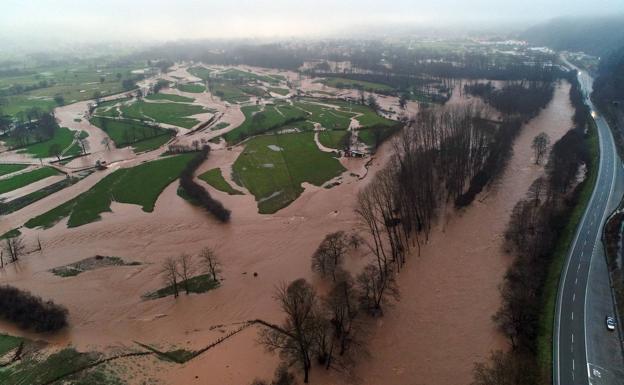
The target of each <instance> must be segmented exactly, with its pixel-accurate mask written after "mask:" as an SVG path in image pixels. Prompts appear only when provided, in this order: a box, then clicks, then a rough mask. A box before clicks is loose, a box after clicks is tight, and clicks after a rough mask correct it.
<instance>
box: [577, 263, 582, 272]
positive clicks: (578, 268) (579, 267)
mask: <svg viewBox="0 0 624 385" xmlns="http://www.w3.org/2000/svg"><path fill="white" fill-rule="evenodd" d="M580 269H581V264H580V262H579V264H578V267H577V268H576V271H577V272H578V271H579V270H580Z"/></svg>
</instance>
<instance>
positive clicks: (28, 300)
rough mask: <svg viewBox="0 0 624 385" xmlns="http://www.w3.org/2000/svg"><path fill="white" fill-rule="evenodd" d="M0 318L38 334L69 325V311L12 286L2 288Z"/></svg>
mask: <svg viewBox="0 0 624 385" xmlns="http://www.w3.org/2000/svg"><path fill="white" fill-rule="evenodd" d="M0 317H1V318H4V319H6V320H7V321H10V322H14V323H16V324H17V325H18V326H19V327H20V328H23V329H33V330H35V331H36V332H54V331H57V330H59V329H62V328H63V327H65V326H66V325H67V309H65V308H64V307H62V306H59V305H56V304H55V303H54V302H52V301H44V300H43V299H41V298H40V297H36V296H33V295H32V294H30V293H29V292H26V291H22V290H19V289H17V288H15V287H12V286H0Z"/></svg>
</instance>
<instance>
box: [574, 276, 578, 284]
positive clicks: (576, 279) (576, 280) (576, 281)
mask: <svg viewBox="0 0 624 385" xmlns="http://www.w3.org/2000/svg"><path fill="white" fill-rule="evenodd" d="M577 283H578V277H576V278H575V279H574V284H575V285H576V284H577Z"/></svg>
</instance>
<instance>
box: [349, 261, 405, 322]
mask: <svg viewBox="0 0 624 385" xmlns="http://www.w3.org/2000/svg"><path fill="white" fill-rule="evenodd" d="M357 283H358V288H359V290H360V304H361V305H362V307H363V308H364V309H366V310H368V311H369V312H370V313H371V314H372V315H383V309H382V304H383V303H384V301H385V300H386V299H389V298H394V299H398V298H399V289H398V287H397V286H396V281H395V279H394V273H393V270H392V269H388V270H387V271H384V270H383V269H380V268H379V266H378V265H376V264H375V263H370V264H368V265H366V267H364V269H362V272H361V273H360V274H359V275H358V276H357Z"/></svg>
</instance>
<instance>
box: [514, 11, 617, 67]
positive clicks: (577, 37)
mask: <svg viewBox="0 0 624 385" xmlns="http://www.w3.org/2000/svg"><path fill="white" fill-rule="evenodd" d="M622 26H624V13H622V14H620V15H615V16H604V17H587V18H558V19H553V20H550V21H548V22H545V23H542V24H538V25H536V26H534V27H532V28H529V29H528V30H526V31H525V32H523V33H522V34H521V38H523V39H525V40H527V41H529V42H530V43H532V44H535V45H543V46H547V47H550V48H552V49H555V50H566V51H583V52H585V53H588V54H591V55H594V56H604V55H606V54H608V53H609V52H611V51H612V50H613V49H614V48H616V47H620V46H621V45H622V44H624V27H622Z"/></svg>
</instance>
